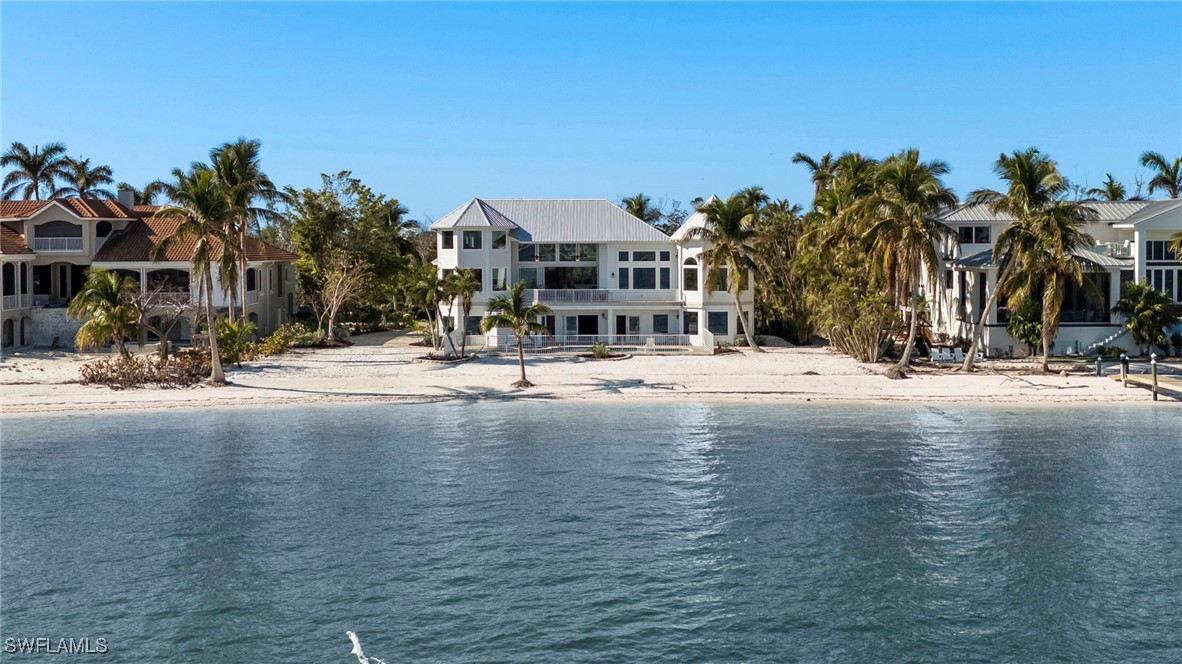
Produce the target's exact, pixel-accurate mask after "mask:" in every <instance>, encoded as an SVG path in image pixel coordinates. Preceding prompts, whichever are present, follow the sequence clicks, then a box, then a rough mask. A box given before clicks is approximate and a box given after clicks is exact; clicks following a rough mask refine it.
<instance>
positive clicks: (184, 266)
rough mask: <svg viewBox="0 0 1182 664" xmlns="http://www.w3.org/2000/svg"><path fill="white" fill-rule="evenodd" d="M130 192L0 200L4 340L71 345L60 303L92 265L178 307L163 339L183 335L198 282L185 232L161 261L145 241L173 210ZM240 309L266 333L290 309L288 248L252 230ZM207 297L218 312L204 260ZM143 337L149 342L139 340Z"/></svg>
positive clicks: (172, 223) (166, 225)
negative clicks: (115, 196) (138, 200)
mask: <svg viewBox="0 0 1182 664" xmlns="http://www.w3.org/2000/svg"><path fill="white" fill-rule="evenodd" d="M129 194H130V192H122V191H121V192H120V199H119V200H98V199H89V198H85V199H84V198H59V199H52V200H45V201H2V202H0V268H2V273H0V287H2V288H3V293H4V299H3V303H2V307H3V308H2V309H0V325H2V326H3V346H4V347H10V346H31V345H32V346H50V345H53V344H54V342H55V340H56V342H57V344H58V345H60V346H62V347H70V346H71V345H72V344H73V340H74V334H75V333H76V332H77V329H78V327H79V326H80V325H81V322H80V321H73V320H70V319H69V318H67V317H66V314H65V307H66V305H67V304H68V303H69V301H70V299H72V298H73V297H74V295H76V294H77V293H78V291H79V290H81V288H82V285H83V284H84V283H85V281H86V269H87V268H89V267H91V266H94V267H100V268H103V269H107V270H114V271H116V272H118V273H120V274H123V275H126V276H129V277H131V278H133V279H134V280H135V281H136V282H137V283H138V284H139V285H140V288H141V291H142V292H144V293H150V294H152V295H151V296H152V297H153V298H156V301H157V302H158V304H159V306H161V307H164V306H170V307H172V306H183V307H184V308H185V310H186V313H185V316H184V317H182V319H181V321H180V323H179V325H177V326H176V327H175V328H174V330H173V333H172V337H171V338H172V339H174V340H180V341H186V340H188V339H189V338H190V336H191V330H192V329H193V327H194V325H193V324H192V323H193V319H194V318H195V317H197V316H199V315H200V312H198V311H197V310H196V304H197V300H198V295H197V294H198V289H199V283H198V281H197V279H194V278H191V275H190V273H191V270H192V257H193V253H192V252H193V247H194V241H193V240H192V239H190V240H188V241H185V242H178V243H174V244H172V245H170V246H169V247H168V250H167V252H166V253H165V255H164V256H162V257H161V259H160V260H158V261H156V260H153V256H152V254H153V249H154V248H155V247H156V245H157V244H159V242H160V241H161V240H162V239H163V238H165V237H167V236H169V235H171V234H172V233H173V232H175V230H176V228H177V226H178V225H179V224H180V220H179V219H178V218H175V217H174V218H156V217H155V216H154V215H155V213H156V211H157V210H159V208H158V207H154V206H138V205H133V204H132V201H131V200H130V196H129ZM246 253H247V259H248V261H247V271H246V275H245V279H246V288H247V291H246V304H247V308H246V311H247V316H248V318H249V319H250V320H251V321H253V322H254V323H255V324H256V325H257V326H258V329H259V333H260V334H267V333H269V332H270V331H272V330H274V329H275V328H276V327H278V326H279V325H281V324H283V323H284V322H286V321H288V320H289V319H290V317H291V315H292V314H293V313H294V312H295V306H296V304H295V270H294V268H293V266H292V261H294V260H295V255H293V254H292V253H290V252H287V251H283V250H281V249H278V248H276V247H272V246H270V245H267V244H266V243H264V242H262V241H259V240H257V239H254V238H249V239H248V240H247V246H246ZM211 270H212V272H211V274H212V275H213V277H214V281H215V283H214V296H213V298H212V300H211V304H212V305H213V306H214V308H215V309H216V310H218V311H220V312H225V311H227V309H228V306H229V304H230V302H231V299H232V298H231V296H230V294H229V293H227V292H226V290H225V289H224V288H223V287H222V286H221V280H220V279H219V272H218V270H217V268H216V267H215V266H212V265H211ZM148 341H154V340H153V339H150V338H149V339H148Z"/></svg>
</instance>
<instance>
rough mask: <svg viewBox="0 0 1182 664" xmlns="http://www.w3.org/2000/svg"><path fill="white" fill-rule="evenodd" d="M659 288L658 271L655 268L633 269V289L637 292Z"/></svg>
mask: <svg viewBox="0 0 1182 664" xmlns="http://www.w3.org/2000/svg"><path fill="white" fill-rule="evenodd" d="M656 287H657V269H656V268H654V267H634V268H632V288H633V289H635V290H655V289H656Z"/></svg>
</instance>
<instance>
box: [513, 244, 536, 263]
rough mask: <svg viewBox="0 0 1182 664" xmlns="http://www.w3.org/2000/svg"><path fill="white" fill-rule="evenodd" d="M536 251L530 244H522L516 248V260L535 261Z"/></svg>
mask: <svg viewBox="0 0 1182 664" xmlns="http://www.w3.org/2000/svg"><path fill="white" fill-rule="evenodd" d="M537 259H538V258H537V251H536V250H535V249H534V245H532V244H523V245H521V246H519V247H517V260H519V261H536V260H537Z"/></svg>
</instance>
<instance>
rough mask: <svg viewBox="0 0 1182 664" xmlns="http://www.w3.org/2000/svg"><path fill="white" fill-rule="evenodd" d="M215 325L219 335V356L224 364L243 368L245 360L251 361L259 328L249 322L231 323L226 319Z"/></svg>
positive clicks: (220, 319)
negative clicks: (256, 332)
mask: <svg viewBox="0 0 1182 664" xmlns="http://www.w3.org/2000/svg"><path fill="white" fill-rule="evenodd" d="M215 325H216V327H217V333H218V356H219V357H221V358H222V362H223V363H226V364H231V363H232V364H236V365H238V366H242V361H243V360H249V359H251V351H252V346H253V345H254V337H255V331H256V330H257V329H258V326H256V325H255V324H254V323H252V322H250V321H248V320H238V321H235V322H233V323H231V322H230V321H229V320H226V319H225V318H219V319H218V320H217V322H216V323H215Z"/></svg>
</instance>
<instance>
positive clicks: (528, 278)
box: [517, 267, 538, 288]
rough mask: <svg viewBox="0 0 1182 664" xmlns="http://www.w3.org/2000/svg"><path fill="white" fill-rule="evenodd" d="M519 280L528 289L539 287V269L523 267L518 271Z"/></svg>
mask: <svg viewBox="0 0 1182 664" xmlns="http://www.w3.org/2000/svg"><path fill="white" fill-rule="evenodd" d="M517 278H518V279H519V280H521V281H522V282H523V283H524V284H525V287H526V288H537V287H538V268H536V267H523V268H521V269H520V270H518V271H517Z"/></svg>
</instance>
